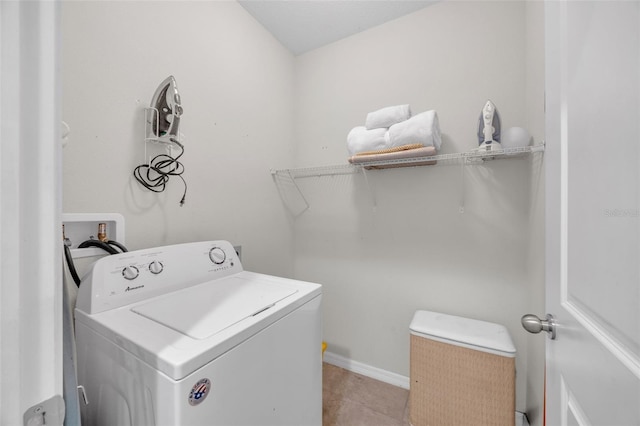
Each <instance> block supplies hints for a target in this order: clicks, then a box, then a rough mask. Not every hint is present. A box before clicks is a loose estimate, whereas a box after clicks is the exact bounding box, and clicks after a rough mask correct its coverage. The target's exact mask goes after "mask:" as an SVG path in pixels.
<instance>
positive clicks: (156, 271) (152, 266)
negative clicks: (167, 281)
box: [149, 260, 164, 274]
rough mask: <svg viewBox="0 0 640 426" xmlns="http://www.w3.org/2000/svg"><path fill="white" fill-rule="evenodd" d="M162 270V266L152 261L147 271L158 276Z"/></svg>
mask: <svg viewBox="0 0 640 426" xmlns="http://www.w3.org/2000/svg"><path fill="white" fill-rule="evenodd" d="M163 269H164V265H163V264H162V263H160V262H158V261H157V260H154V261H153V262H151V263H150V264H149V271H150V272H151V273H152V274H159V273H160V272H162V270H163Z"/></svg>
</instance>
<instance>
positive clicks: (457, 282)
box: [295, 2, 533, 411]
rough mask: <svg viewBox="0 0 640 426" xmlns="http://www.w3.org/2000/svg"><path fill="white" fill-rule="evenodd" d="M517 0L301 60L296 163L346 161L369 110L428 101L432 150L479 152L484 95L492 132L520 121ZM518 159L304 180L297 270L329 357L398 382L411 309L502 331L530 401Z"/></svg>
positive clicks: (462, 10)
mask: <svg viewBox="0 0 640 426" xmlns="http://www.w3.org/2000/svg"><path fill="white" fill-rule="evenodd" d="M525 9H526V7H525V3H524V2H440V3H437V4H435V5H433V6H430V7H428V8H426V9H423V10H422V11H419V12H416V13H413V14H411V15H408V16H405V17H403V18H400V19H397V20H395V21H392V22H390V23H387V24H384V25H381V26H379V27H376V28H373V29H371V30H368V31H365V32H363V33H360V34H358V35H355V36H352V37H350V38H348V39H344V40H342V41H339V42H336V43H334V44H331V45H329V46H326V47H324V48H320V49H317V50H315V51H312V52H310V53H307V54H305V55H302V56H300V57H298V58H297V61H296V66H297V70H296V71H297V72H296V78H297V82H296V89H295V96H296V120H295V124H296V140H297V143H296V148H297V152H296V164H297V166H311V165H327V164H339V163H345V162H346V159H347V151H346V142H345V140H346V135H347V133H348V131H349V130H350V129H351V128H352V127H354V126H356V125H360V124H362V123H363V122H364V120H365V117H366V114H367V112H369V111H373V110H375V109H378V108H381V107H384V106H388V105H394V104H400V103H409V104H410V105H411V107H412V110H413V111H414V112H415V113H417V112H421V111H424V110H427V109H436V110H437V111H438V115H439V117H440V125H441V128H442V132H443V133H444V145H443V149H442V152H445V153H447V152H459V151H466V150H469V149H472V148H474V147H475V146H477V141H476V126H477V121H478V115H479V113H480V109H481V108H482V106H483V104H484V102H485V101H486V99H488V98H490V99H491V100H492V101H493V102H494V103H495V104H496V105H497V107H498V109H499V111H500V113H501V118H502V124H503V128H507V127H511V126H526V124H527V102H526V97H525V94H526V76H527V73H526V69H525V66H526V61H525V59H526V57H525V49H526V45H527V44H526V33H525V25H526V16H525ZM531 169H532V162H531V161H528V160H517V159H516V160H511V161H496V162H491V163H489V164H487V165H485V166H469V167H467V169H466V172H465V173H466V174H465V178H464V194H465V196H464V203H465V213H464V214H460V213H458V208H459V205H460V199H461V196H462V188H461V169H460V167H459V166H458V167H456V166H440V167H431V168H428V167H423V168H411V169H402V170H385V171H374V172H370V174H369V179H370V182H371V183H372V186H373V187H374V191H375V197H376V198H377V209H375V211H374V209H373V208H372V202H371V197H370V194H369V193H368V191H367V186H366V184H365V182H364V179H363V178H362V176H360V175H355V176H346V177H323V178H307V179H304V180H303V181H301V187H302V189H303V191H304V192H305V195H306V196H307V199H308V200H309V202H310V204H311V209H310V210H309V211H307V212H306V213H304V214H303V215H302V216H301V217H299V218H298V219H297V220H296V223H295V254H296V257H295V274H296V277H297V278H300V279H306V280H310V281H317V282H320V283H322V284H324V336H325V339H326V340H327V341H328V344H329V349H328V350H329V351H331V352H334V353H337V354H339V355H342V356H345V357H348V358H351V359H353V360H356V361H360V362H363V363H365V364H369V365H372V366H374V367H378V368H382V369H384V370H388V371H391V372H395V373H398V374H402V375H408V373H409V371H408V366H409V338H408V336H409V332H408V327H409V323H410V321H411V318H412V316H413V314H414V312H415V310H417V309H427V310H433V311H439V312H445V313H449V314H454V315H460V316H464V317H470V318H476V319H481V320H486V321H492V322H497V323H501V324H504V325H505V326H507V327H508V329H509V331H510V333H511V336H512V338H513V340H514V342H515V344H516V347H517V350H518V356H517V363H516V364H517V370H518V378H517V408H518V409H519V410H521V411H524V410H525V408H526V388H527V387H526V377H527V374H526V365H527V363H526V362H527V336H526V333H525V332H524V331H523V330H522V328H521V326H520V317H521V316H522V315H523V314H524V313H526V312H528V310H529V309H530V303H529V296H530V288H529V287H530V282H531V280H530V277H529V274H528V272H527V267H528V265H529V263H528V253H529V244H528V237H529V227H530V225H529V223H530V213H531V212H530V207H531V205H530V204H531V198H530V193H531V188H532V187H533V185H532V183H531V179H532V176H531Z"/></svg>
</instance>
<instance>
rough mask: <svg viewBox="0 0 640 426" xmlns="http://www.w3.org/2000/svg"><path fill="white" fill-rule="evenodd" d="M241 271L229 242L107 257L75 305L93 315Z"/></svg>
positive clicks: (83, 285)
mask: <svg viewBox="0 0 640 426" xmlns="http://www.w3.org/2000/svg"><path fill="white" fill-rule="evenodd" d="M238 272H242V264H241V263H240V259H239V258H238V256H237V254H236V252H235V250H234V248H233V246H232V245H231V244H230V243H229V242H228V241H206V242H198V243H187V244H178V245H172V246H165V247H157V248H153V249H146V250H138V251H130V252H126V253H122V254H117V255H112V256H106V257H103V258H102V259H100V260H98V261H97V262H96V263H94V265H93V266H92V269H91V271H90V272H89V274H87V275H86V276H85V278H84V279H83V281H82V283H81V285H80V289H79V290H78V301H77V304H76V308H77V309H79V310H81V311H83V312H86V313H89V314H91V313H97V312H102V311H105V310H109V309H115V308H117V307H120V306H125V305H128V304H130V303H134V302H137V301H139V300H144V299H147V298H150V297H155V296H158V295H160V294H164V293H169V292H172V291H175V290H178V289H181V288H186V287H190V286H193V285H197V284H200V283H203V282H207V281H211V280H215V279H219V278H223V277H225V276H228V275H231V274H236V273H238Z"/></svg>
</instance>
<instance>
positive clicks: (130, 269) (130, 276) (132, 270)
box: [122, 266, 140, 280]
mask: <svg viewBox="0 0 640 426" xmlns="http://www.w3.org/2000/svg"><path fill="white" fill-rule="evenodd" d="M138 275H140V271H139V270H138V268H136V267H135V266H127V267H125V268H124V269H123V270H122V276H123V277H124V278H125V279H127V280H135V279H136V278H138Z"/></svg>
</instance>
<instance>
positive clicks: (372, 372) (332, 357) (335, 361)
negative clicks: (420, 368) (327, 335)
mask: <svg viewBox="0 0 640 426" xmlns="http://www.w3.org/2000/svg"><path fill="white" fill-rule="evenodd" d="M324 361H325V362H326V363H328V364H331V365H335V366H336V367H340V368H344V369H345V370H349V371H351V372H353V373H358V374H362V375H363V376H367V377H371V378H372V379H376V380H379V381H381V382H385V383H389V384H390V385H393V386H398V387H401V388H404V389H409V378H408V377H406V376H403V375H401V374H396V373H392V372H391V371H387V370H383V369H381V368H377V367H372V366H370V365H367V364H364V363H362V362H358V361H354V360H352V359H349V358H345V357H343V356H341V355H337V354H334V353H332V352H329V351H325V353H324Z"/></svg>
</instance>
